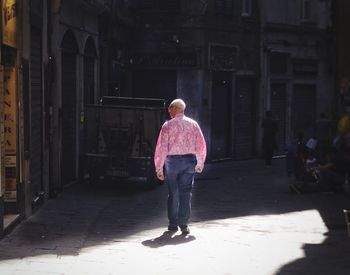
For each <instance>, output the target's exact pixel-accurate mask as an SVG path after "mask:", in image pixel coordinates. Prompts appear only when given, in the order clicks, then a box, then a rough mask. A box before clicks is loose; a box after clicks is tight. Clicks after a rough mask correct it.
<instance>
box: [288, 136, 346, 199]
mask: <svg viewBox="0 0 350 275" xmlns="http://www.w3.org/2000/svg"><path fill="white" fill-rule="evenodd" d="M327 155H328V157H327V162H326V163H325V164H321V165H320V164H318V165H317V166H313V168H312V169H311V166H309V171H310V172H311V174H310V175H312V177H311V178H312V179H313V180H303V181H302V182H300V183H295V184H292V185H291V186H290V189H291V190H292V191H294V192H296V193H310V192H329V191H331V192H333V191H337V190H339V189H340V188H341V186H342V185H343V184H344V183H345V178H346V176H347V175H348V174H349V170H350V143H349V145H346V143H343V144H342V145H341V146H340V148H338V149H336V148H332V149H331V150H330V151H329V152H328V154H327ZM309 162H310V163H311V162H312V163H313V164H314V163H315V160H311V159H309ZM311 178H310V179H311Z"/></svg>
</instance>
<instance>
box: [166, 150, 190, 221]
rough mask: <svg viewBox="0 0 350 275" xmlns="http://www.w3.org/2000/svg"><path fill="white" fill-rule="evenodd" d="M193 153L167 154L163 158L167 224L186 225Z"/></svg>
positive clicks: (188, 213)
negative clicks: (166, 195)
mask: <svg viewBox="0 0 350 275" xmlns="http://www.w3.org/2000/svg"><path fill="white" fill-rule="evenodd" d="M196 164H197V161H196V157H195V156H194V155H184V156H168V157H167V158H166V160H165V183H166V184H167V185H168V191H169V193H168V219H169V225H171V226H178V225H187V224H188V221H189V218H190V214H191V198H192V189H193V182H194V174H195V166H196Z"/></svg>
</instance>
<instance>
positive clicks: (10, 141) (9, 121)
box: [3, 67, 17, 202]
mask: <svg viewBox="0 0 350 275" xmlns="http://www.w3.org/2000/svg"><path fill="white" fill-rule="evenodd" d="M3 79H4V85H3V86H4V155H5V158H4V167H5V169H4V170H6V175H5V177H4V178H5V189H4V200H5V201H10V202H11V201H15V200H16V182H17V178H16V166H17V163H16V155H17V95H16V92H17V89H16V84H17V78H16V70H15V68H12V67H7V68H5V70H4V77H3Z"/></svg>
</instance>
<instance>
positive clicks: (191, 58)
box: [130, 52, 198, 68]
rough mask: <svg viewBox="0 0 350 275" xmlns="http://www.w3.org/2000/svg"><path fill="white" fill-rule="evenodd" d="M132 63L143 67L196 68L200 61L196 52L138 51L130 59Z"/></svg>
mask: <svg viewBox="0 0 350 275" xmlns="http://www.w3.org/2000/svg"><path fill="white" fill-rule="evenodd" d="M130 64H131V65H133V66H135V67H142V68H145V67H150V68H195V67H197V66H198V61H197V54H196V53H194V52H188V53H136V54H134V56H133V57H132V58H131V59H130Z"/></svg>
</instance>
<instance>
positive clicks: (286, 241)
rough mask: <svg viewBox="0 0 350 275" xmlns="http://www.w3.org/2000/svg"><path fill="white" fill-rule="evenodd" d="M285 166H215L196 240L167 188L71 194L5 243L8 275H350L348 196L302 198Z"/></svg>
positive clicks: (204, 179)
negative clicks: (176, 227) (184, 228)
mask: <svg viewBox="0 0 350 275" xmlns="http://www.w3.org/2000/svg"><path fill="white" fill-rule="evenodd" d="M291 180H292V179H291V178H288V177H287V176H286V173H285V160H284V159H275V160H274V163H273V166H272V167H268V168H267V167H265V166H264V165H263V163H262V161H261V160H249V161H241V162H222V163H213V164H208V165H207V166H206V170H205V172H204V173H203V174H201V175H200V176H198V178H197V179H196V185H195V192H194V196H193V201H192V202H193V203H192V210H193V211H192V219H191V224H190V226H191V227H190V228H191V234H190V235H188V236H182V235H181V233H180V232H177V233H176V234H175V235H169V234H166V229H167V217H166V196H167V190H166V186H159V187H157V188H155V189H152V190H149V189H147V190H146V189H144V188H142V186H140V185H139V184H136V183H135V184H132V185H131V184H129V185H125V184H124V185H122V186H120V185H116V184H98V185H97V184H95V185H89V184H87V183H86V184H81V185H74V186H71V187H69V188H67V189H65V190H64V191H63V192H62V194H60V195H59V196H58V197H57V198H56V199H51V200H49V201H48V202H47V203H45V205H44V206H43V207H41V208H40V209H39V210H38V211H37V212H36V213H35V214H34V215H32V216H31V217H30V218H29V219H28V220H26V221H24V222H22V223H21V224H19V225H18V226H17V227H16V228H15V229H14V230H13V231H12V232H11V233H9V234H8V235H6V236H5V237H4V238H3V239H2V240H0V274H2V275H19V274H26V275H29V274H72V275H73V274H74V275H81V274H132V275H133V274H152V275H155V274H210V275H216V274H235V275H284V274H298V275H300V274H318V275H321V274H332V275H336V274H349V272H350V262H349V260H348V255H349V253H350V239H349V237H348V233H347V228H346V224H345V219H344V214H343V212H342V210H343V209H346V208H348V207H350V198H349V197H348V195H346V194H345V193H342V192H340V193H315V194H303V195H297V194H293V193H291V192H290V191H289V189H288V183H289V182H290V181H291Z"/></svg>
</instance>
